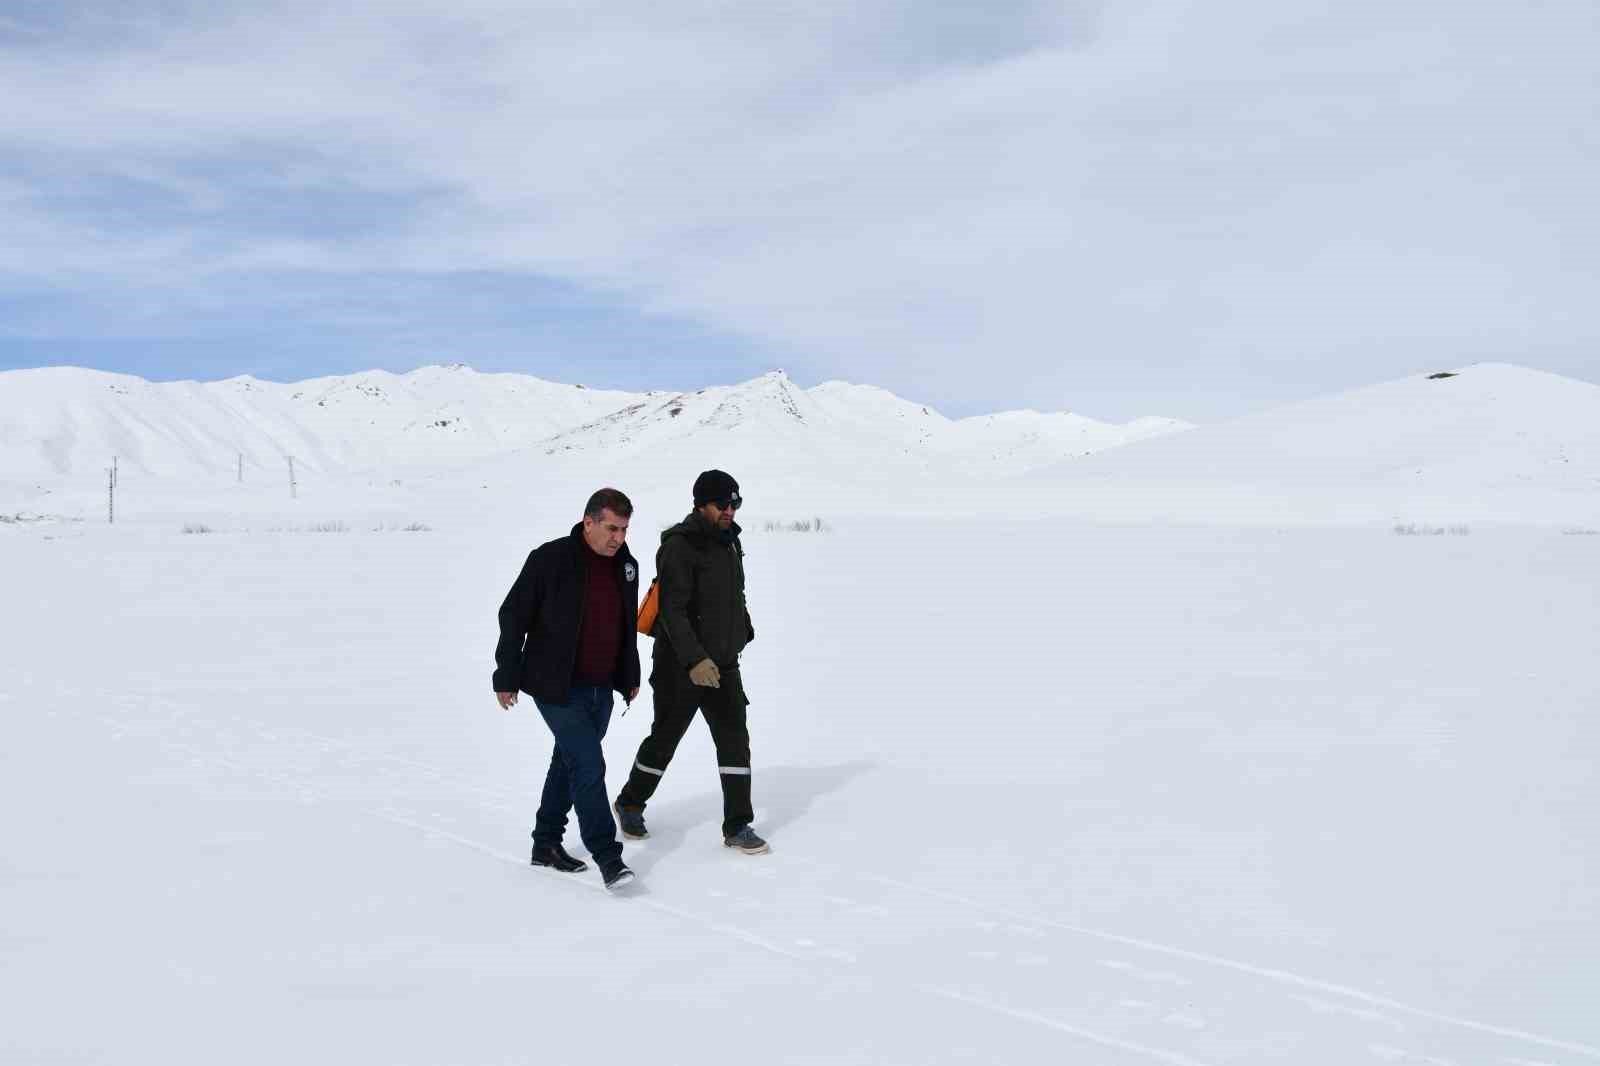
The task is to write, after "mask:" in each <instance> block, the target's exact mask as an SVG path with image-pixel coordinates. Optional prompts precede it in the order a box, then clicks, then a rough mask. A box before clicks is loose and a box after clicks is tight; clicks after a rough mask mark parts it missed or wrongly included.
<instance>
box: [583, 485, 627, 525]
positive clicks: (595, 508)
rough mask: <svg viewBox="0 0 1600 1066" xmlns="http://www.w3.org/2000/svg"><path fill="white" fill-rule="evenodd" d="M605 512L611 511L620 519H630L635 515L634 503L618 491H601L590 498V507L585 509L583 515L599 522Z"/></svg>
mask: <svg viewBox="0 0 1600 1066" xmlns="http://www.w3.org/2000/svg"><path fill="white" fill-rule="evenodd" d="M603 511H610V512H611V513H612V514H614V515H616V516H617V517H618V518H630V517H632V515H633V501H631V500H629V499H628V497H626V496H624V495H623V494H622V493H620V492H618V491H617V490H616V489H600V490H599V491H597V492H596V493H595V494H594V495H593V496H590V497H589V503H588V506H586V507H585V508H584V509H583V513H584V516H585V517H587V518H592V519H594V520H595V521H596V522H598V521H600V514H601V512H603Z"/></svg>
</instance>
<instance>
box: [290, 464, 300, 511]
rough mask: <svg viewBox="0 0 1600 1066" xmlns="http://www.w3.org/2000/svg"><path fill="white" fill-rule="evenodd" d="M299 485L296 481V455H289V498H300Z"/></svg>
mask: <svg viewBox="0 0 1600 1066" xmlns="http://www.w3.org/2000/svg"><path fill="white" fill-rule="evenodd" d="M299 495H300V494H299V491H298V487H297V486H296V485H295V483H294V456H292V455H291V456H289V499H291V500H294V499H298V498H299Z"/></svg>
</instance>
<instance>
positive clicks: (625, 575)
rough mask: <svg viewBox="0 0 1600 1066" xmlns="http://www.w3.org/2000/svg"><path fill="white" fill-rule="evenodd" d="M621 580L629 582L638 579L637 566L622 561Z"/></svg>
mask: <svg viewBox="0 0 1600 1066" xmlns="http://www.w3.org/2000/svg"><path fill="white" fill-rule="evenodd" d="M622 580H624V581H630V582H631V581H637V580H639V568H638V567H637V566H634V565H633V564H632V563H623V564H622Z"/></svg>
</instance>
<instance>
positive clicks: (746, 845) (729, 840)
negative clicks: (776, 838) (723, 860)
mask: <svg viewBox="0 0 1600 1066" xmlns="http://www.w3.org/2000/svg"><path fill="white" fill-rule="evenodd" d="M722 846H723V847H725V848H734V849H736V850H738V851H740V852H742V853H744V854H745V855H765V854H766V853H767V852H769V851H771V850H772V849H771V848H769V847H767V842H766V841H765V840H762V839H761V838H760V837H758V836H756V831H755V830H754V829H751V828H750V827H749V826H747V825H746V826H740V827H739V831H738V832H737V833H729V834H725V835H724V836H723V838H722Z"/></svg>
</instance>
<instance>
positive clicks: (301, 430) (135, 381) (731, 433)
mask: <svg viewBox="0 0 1600 1066" xmlns="http://www.w3.org/2000/svg"><path fill="white" fill-rule="evenodd" d="M1180 428H1185V424H1184V423H1181V422H1175V421H1171V420H1141V421H1140V422H1137V423H1132V424H1130V425H1129V426H1128V427H1121V426H1113V425H1109V424H1105V423H1099V422H1094V421H1091V420H1089V419H1086V418H1081V417H1080V416H1076V415H1068V414H1059V415H1041V414H1038V413H1036V412H1031V411H1029V412H1011V413H1008V414H1005V415H998V416H984V417H982V418H977V419H964V420H959V421H957V420H951V419H948V418H946V417H944V416H943V415H941V414H939V413H938V412H936V411H933V410H931V409H929V408H927V407H923V406H921V405H919V404H915V403H912V402H909V401H906V400H902V399H900V398H899V397H896V396H894V395H892V394H890V393H888V392H885V391H883V390H882V389H877V388H873V387H870V386H861V385H849V384H845V383H842V382H829V383H828V384H825V385H821V386H818V387H817V388H815V389H811V390H807V389H803V388H800V387H799V386H797V385H795V384H794V383H793V382H791V381H790V380H789V378H788V377H787V376H786V375H785V374H784V373H783V371H781V370H779V371H774V372H772V373H769V374H765V375H763V376H761V377H759V378H756V379H754V380H752V381H747V382H744V383H742V384H738V385H728V386H719V387H713V388H706V389H700V390H698V391H695V392H687V393H670V392H652V393H629V392H616V391H604V390H597V389H589V388H585V387H584V386H582V385H563V384H557V383H554V382H549V381H544V380H541V379H539V378H535V377H529V376H527V375H523V374H481V373H478V372H477V371H474V370H472V369H471V368H470V367H465V366H450V367H424V368H422V369H420V370H416V371H413V372H411V373H408V374H403V375H397V374H392V373H388V372H386V371H367V372H364V373H360V374H354V375H348V376H344V377H327V378H317V379H314V380H309V381H301V382H294V383H290V384H279V383H274V382H267V381H261V380H258V379H255V378H251V377H238V378H230V379H228V380H226V381H215V382H192V381H184V382H171V383H159V384H158V383H152V382H149V381H145V380H143V379H141V378H137V377H130V376H128V375H123V374H108V373H102V372H99V371H93V370H83V369H78V368H70V367H62V368H47V369H38V370H18V371H9V372H5V373H0V446H3V448H4V452H3V455H0V479H10V480H14V481H27V480H33V481H42V480H43V481H47V480H52V479H59V478H64V477H70V476H73V475H89V476H95V477H97V476H98V475H99V473H100V471H101V470H103V469H104V468H105V467H106V466H107V465H108V464H109V463H110V459H111V457H112V456H113V455H115V456H117V458H118V462H119V464H120V466H121V468H122V469H124V470H127V471H129V472H130V473H133V472H138V473H143V474H147V475H151V476H155V477H160V478H175V479H187V480H191V481H194V482H196V483H201V484H204V483H219V482H224V481H226V480H227V479H228V477H229V476H230V475H232V474H234V473H235V472H236V470H237V465H238V462H239V458H240V456H241V455H242V456H243V461H244V466H245V470H246V472H247V473H250V472H254V471H256V470H261V469H266V470H269V471H271V472H272V473H273V474H274V475H276V473H277V472H278V471H279V470H281V469H282V468H283V466H284V461H285V457H286V456H291V455H292V456H294V457H295V460H296V463H297V464H298V466H299V467H300V468H301V469H302V470H304V471H306V472H308V473H312V472H322V473H328V474H334V473H350V472H358V471H370V470H376V469H381V470H383V471H385V472H393V471H398V470H403V469H413V468H417V467H428V468H434V469H439V468H459V467H460V466H461V465H462V464H463V463H465V462H468V461H471V460H477V459H485V458H488V457H492V456H505V457H506V458H505V462H506V464H507V465H513V466H514V465H517V464H524V463H527V462H529V461H530V459H531V458H533V457H539V458H540V459H541V460H548V459H550V458H554V459H556V460H557V461H560V460H563V459H570V460H574V461H577V462H582V463H588V464H593V463H594V461H595V459H596V457H597V456H600V455H604V456H605V457H606V458H607V460H616V459H618V458H623V457H627V456H631V455H643V454H649V455H652V456H657V457H662V458H667V457H679V458H684V457H691V456H710V457H712V458H713V459H720V461H722V462H727V461H728V460H727V456H728V455H729V454H730V451H733V452H736V453H738V454H744V455H756V456H760V455H774V456H780V457H785V458H788V459H794V458H799V459H803V460H804V462H805V463H807V464H810V467H811V468H812V469H814V470H815V471H816V472H818V473H821V474H828V475H834V474H837V475H838V476H842V477H849V476H853V474H855V473H857V472H859V471H861V470H863V469H893V470H895V471H896V472H902V473H903V472H907V471H922V472H928V473H934V474H939V475H945V474H961V473H981V474H986V475H987V474H1001V475H1004V474H1014V473H1019V472H1021V471H1023V470H1026V469H1030V468H1032V467H1034V466H1037V465H1041V464H1044V463H1049V462H1054V461H1056V460H1060V459H1063V458H1066V457H1069V456H1073V455H1078V454H1082V453H1084V452H1086V451H1091V450H1096V449H1099V448H1105V447H1110V446H1113V445H1115V444H1119V443H1122V442H1123V441H1125V440H1130V439H1136V438H1138V437H1140V436H1144V435H1146V434H1148V433H1149V432H1152V431H1162V432H1164V431H1170V430H1174V429H1180ZM524 452H526V453H527V454H523V453H524ZM711 461H712V460H711V459H707V462H708V463H710V462H711Z"/></svg>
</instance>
